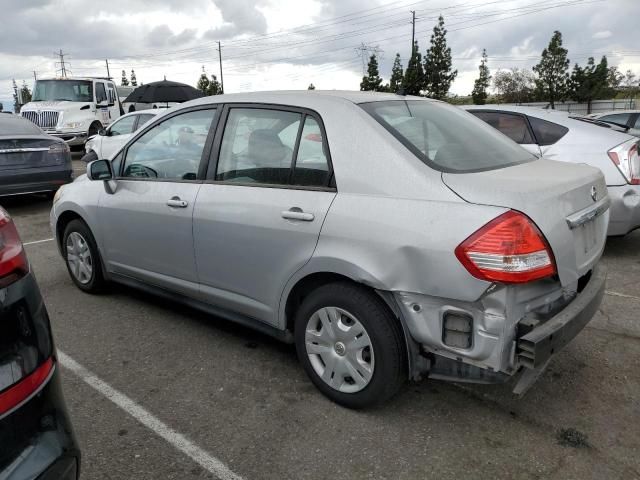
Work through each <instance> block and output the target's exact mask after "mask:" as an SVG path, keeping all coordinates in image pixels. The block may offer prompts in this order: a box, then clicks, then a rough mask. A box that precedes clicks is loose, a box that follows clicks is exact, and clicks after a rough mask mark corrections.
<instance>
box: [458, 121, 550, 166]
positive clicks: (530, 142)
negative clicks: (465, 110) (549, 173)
mask: <svg viewBox="0 0 640 480" xmlns="http://www.w3.org/2000/svg"><path fill="white" fill-rule="evenodd" d="M470 113H472V114H474V115H475V116H476V117H478V118H479V119H481V120H484V121H485V122H487V123H488V124H489V125H491V126H492V127H493V128H495V129H496V130H498V131H500V132H502V133H504V134H505V135H506V136H507V137H509V138H510V139H511V140H513V141H514V142H516V143H518V144H520V146H521V147H522V148H524V149H526V150H527V151H529V152H531V153H533V154H534V155H537V156H540V155H541V154H542V152H541V150H540V146H539V145H538V144H537V143H536V141H535V139H534V137H533V135H532V133H531V129H530V127H529V123H528V121H527V117H526V116H525V115H520V114H518V113H507V112H493V111H486V110H470Z"/></svg>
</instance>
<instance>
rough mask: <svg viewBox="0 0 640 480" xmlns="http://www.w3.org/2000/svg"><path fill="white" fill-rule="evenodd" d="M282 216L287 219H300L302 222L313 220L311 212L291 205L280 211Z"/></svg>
mask: <svg viewBox="0 0 640 480" xmlns="http://www.w3.org/2000/svg"><path fill="white" fill-rule="evenodd" d="M281 215H282V218H286V219H287V220H302V221H303V222H313V219H314V218H315V217H314V216H313V213H306V212H303V211H302V209H301V208H298V207H293V208H290V209H289V210H285V211H283V212H282V214H281Z"/></svg>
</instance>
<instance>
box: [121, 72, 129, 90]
mask: <svg viewBox="0 0 640 480" xmlns="http://www.w3.org/2000/svg"><path fill="white" fill-rule="evenodd" d="M120 85H122V86H123V87H127V86H129V80H127V73H126V72H125V71H124V70H122V80H120Z"/></svg>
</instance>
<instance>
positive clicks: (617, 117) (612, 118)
mask: <svg viewBox="0 0 640 480" xmlns="http://www.w3.org/2000/svg"><path fill="white" fill-rule="evenodd" d="M629 117H631V114H630V113H614V114H612V115H605V116H603V117H600V119H599V120H604V121H605V122H613V123H617V124H618V125H626V124H627V122H629Z"/></svg>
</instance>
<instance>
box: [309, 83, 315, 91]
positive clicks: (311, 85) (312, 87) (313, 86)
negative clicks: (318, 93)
mask: <svg viewBox="0 0 640 480" xmlns="http://www.w3.org/2000/svg"><path fill="white" fill-rule="evenodd" d="M315 89H316V86H315V85H314V84H313V83H310V84H309V86H308V87H307V90H315Z"/></svg>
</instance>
